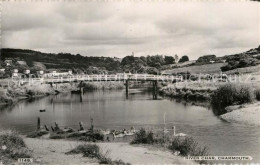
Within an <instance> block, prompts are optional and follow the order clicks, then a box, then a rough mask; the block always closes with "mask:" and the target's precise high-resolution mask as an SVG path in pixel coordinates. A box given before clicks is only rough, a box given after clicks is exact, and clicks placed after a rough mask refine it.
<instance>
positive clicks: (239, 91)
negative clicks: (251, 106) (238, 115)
mask: <svg viewBox="0 0 260 165" xmlns="http://www.w3.org/2000/svg"><path fill="white" fill-rule="evenodd" d="M257 98H258V99H259V90H255V91H254V89H253V88H252V87H251V86H249V85H243V84H225V85H222V86H220V87H219V88H218V89H217V90H216V91H215V92H214V93H213V94H212V96H211V104H212V108H213V112H214V113H215V114H216V115H222V114H224V113H226V110H225V107H227V106H230V105H241V104H245V103H252V102H253V101H254V100H255V99H257Z"/></svg>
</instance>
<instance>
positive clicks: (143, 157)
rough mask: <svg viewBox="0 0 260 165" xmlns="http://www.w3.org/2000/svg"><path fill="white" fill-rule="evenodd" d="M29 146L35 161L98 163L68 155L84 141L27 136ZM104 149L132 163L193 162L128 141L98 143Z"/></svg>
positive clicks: (49, 162) (79, 156) (117, 158)
mask: <svg viewBox="0 0 260 165" xmlns="http://www.w3.org/2000/svg"><path fill="white" fill-rule="evenodd" d="M24 140H25V143H26V144H27V146H28V147H29V148H30V149H32V150H33V157H34V158H35V159H34V161H35V162H37V163H40V164H62V165H65V164H77V165H78V164H98V161H97V160H95V159H89V158H84V157H82V155H66V154H65V153H66V152H68V151H70V150H71V149H73V148H75V147H76V146H77V145H79V144H82V142H77V141H66V140H46V139H31V138H25V139H24ZM97 144H98V145H99V146H100V147H101V148H102V151H103V152H104V153H105V152H106V151H108V152H109V154H108V155H107V156H108V157H110V158H112V160H119V159H121V160H122V161H123V162H125V163H131V164H192V163H194V162H190V161H187V160H184V158H182V157H179V156H174V155H173V154H172V153H170V152H168V151H162V150H159V149H156V148H152V147H147V146H145V147H144V146H132V145H129V144H128V143H97Z"/></svg>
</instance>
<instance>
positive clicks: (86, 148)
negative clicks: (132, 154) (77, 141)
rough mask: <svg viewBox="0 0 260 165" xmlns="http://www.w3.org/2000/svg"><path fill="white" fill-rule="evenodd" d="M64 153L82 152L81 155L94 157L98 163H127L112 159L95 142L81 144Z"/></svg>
mask: <svg viewBox="0 0 260 165" xmlns="http://www.w3.org/2000/svg"><path fill="white" fill-rule="evenodd" d="M66 154H83V157H88V158H96V159H97V160H99V163H100V164H113V165H127V164H128V163H124V162H123V161H122V160H114V161H113V160H112V159H111V158H109V157H108V156H107V155H108V152H106V153H105V154H104V153H102V150H101V149H100V147H99V146H98V145H96V144H82V145H79V146H77V147H76V148H74V149H72V150H71V151H69V152H67V153H66Z"/></svg>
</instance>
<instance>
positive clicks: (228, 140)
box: [0, 91, 260, 161]
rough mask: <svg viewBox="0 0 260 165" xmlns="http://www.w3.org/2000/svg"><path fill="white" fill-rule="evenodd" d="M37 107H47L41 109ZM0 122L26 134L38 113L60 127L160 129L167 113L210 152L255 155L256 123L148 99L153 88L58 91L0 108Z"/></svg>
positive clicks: (259, 144)
mask: <svg viewBox="0 0 260 165" xmlns="http://www.w3.org/2000/svg"><path fill="white" fill-rule="evenodd" d="M41 108H44V109H46V112H43V113H41V112H39V110H40V109H41ZM0 109H1V110H0V128H4V129H8V128H15V129H17V130H18V131H19V132H21V133H23V134H25V133H28V132H30V131H34V130H35V129H36V121H37V117H38V116H39V117H40V118H41V121H42V124H46V125H47V126H48V127H50V125H54V122H57V123H58V124H59V125H60V126H61V127H62V126H70V127H73V128H75V129H78V123H79V121H82V122H83V124H84V126H85V127H89V126H90V119H91V118H93V122H94V126H95V127H98V128H102V129H107V128H108V129H124V128H130V127H131V126H134V127H135V128H137V129H138V128H140V127H145V128H147V129H161V128H162V127H163V123H164V121H163V114H164V113H166V123H167V127H169V128H171V127H172V126H173V125H175V126H176V129H177V130H176V131H177V132H183V133H185V134H188V135H191V136H194V137H195V138H196V139H197V140H198V141H199V142H200V143H201V144H205V145H207V146H208V147H209V148H210V152H211V154H213V155H252V156H253V157H254V160H259V161H260V158H259V156H258V153H259V152H260V149H259V148H260V138H259V137H260V131H259V128H258V127H255V126H248V125H239V124H237V123H227V122H224V121H222V120H220V119H219V118H217V117H216V116H215V115H214V114H213V113H212V111H211V110H209V108H205V107H201V106H196V105H192V104H191V103H188V102H187V103H185V104H183V103H181V102H178V101H175V100H168V99H161V100H152V93H147V92H139V93H133V94H130V95H129V97H128V99H126V97H125V92H124V91H93V92H87V93H84V95H82V96H80V95H78V94H70V93H62V94H59V95H54V96H48V97H44V98H37V99H33V100H28V101H23V102H21V103H19V104H16V105H13V106H6V107H1V108H0Z"/></svg>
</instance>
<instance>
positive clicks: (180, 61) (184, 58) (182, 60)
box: [179, 55, 189, 63]
mask: <svg viewBox="0 0 260 165" xmlns="http://www.w3.org/2000/svg"><path fill="white" fill-rule="evenodd" d="M186 61H189V57H188V56H186V55H184V56H182V57H181V58H180V60H179V63H183V62H186Z"/></svg>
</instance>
